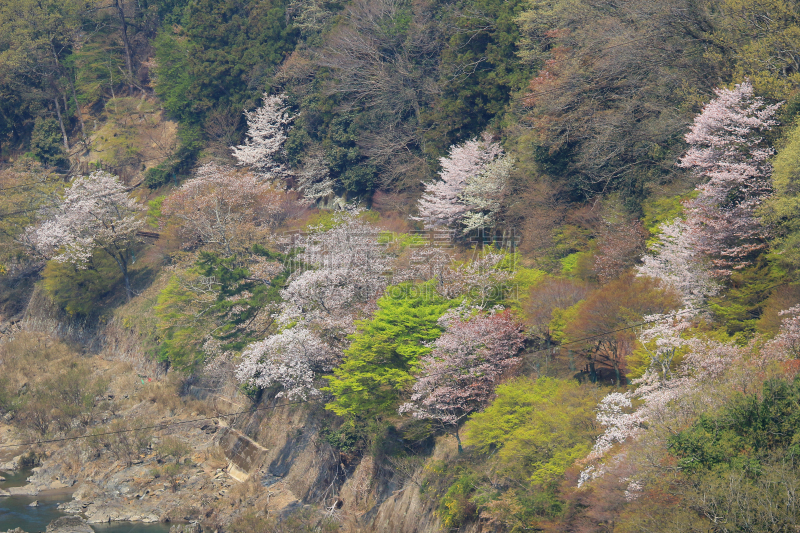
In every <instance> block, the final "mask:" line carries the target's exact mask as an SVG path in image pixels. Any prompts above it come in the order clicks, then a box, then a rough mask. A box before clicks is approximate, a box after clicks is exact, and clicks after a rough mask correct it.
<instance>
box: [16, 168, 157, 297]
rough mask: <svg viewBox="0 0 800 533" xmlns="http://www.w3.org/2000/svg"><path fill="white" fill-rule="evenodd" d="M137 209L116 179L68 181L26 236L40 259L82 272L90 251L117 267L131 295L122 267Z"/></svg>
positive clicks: (98, 175) (96, 176)
mask: <svg viewBox="0 0 800 533" xmlns="http://www.w3.org/2000/svg"><path fill="white" fill-rule="evenodd" d="M141 213H142V207H141V206H140V205H139V204H138V203H137V202H136V200H134V199H133V198H131V197H130V195H129V194H128V191H127V190H126V188H125V185H123V184H122V182H121V181H120V180H119V178H118V177H117V176H113V175H111V174H109V173H107V172H104V171H98V172H93V173H92V174H91V175H89V176H88V177H87V176H81V177H77V178H75V180H73V182H72V185H70V187H69V188H68V189H67V190H66V191H65V193H64V198H63V200H62V201H61V202H60V204H59V205H58V206H57V207H56V208H55V213H54V215H53V216H52V217H51V218H49V219H48V220H46V221H45V222H44V223H42V224H41V225H39V226H37V227H30V228H28V229H27V231H26V233H27V236H28V241H29V242H30V243H31V244H32V245H33V246H34V248H35V249H36V251H38V252H39V253H41V254H42V255H43V256H44V257H47V258H49V259H54V260H56V261H60V262H62V263H72V264H73V265H75V266H77V267H78V268H86V266H87V265H88V264H89V262H90V260H91V258H92V254H93V253H94V251H95V250H98V249H99V250H102V251H103V252H105V253H106V254H108V255H109V256H110V257H111V258H112V259H114V261H115V262H116V263H117V266H118V267H119V269H120V272H121V273H122V276H123V279H124V281H125V290H126V293H127V296H128V299H130V298H131V297H132V296H133V290H132V289H131V283H130V275H129V273H128V266H129V265H130V260H131V250H132V247H133V245H134V243H136V241H137V238H136V233H137V232H138V231H139V230H140V229H141V228H142V225H143V224H144V220H143V219H142V217H141Z"/></svg>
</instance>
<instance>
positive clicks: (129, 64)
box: [114, 0, 133, 91]
mask: <svg viewBox="0 0 800 533" xmlns="http://www.w3.org/2000/svg"><path fill="white" fill-rule="evenodd" d="M119 1H120V0H114V7H116V8H117V14H118V15H119V23H120V29H121V32H122V44H123V45H124V46H125V67H126V68H127V69H128V78H129V82H128V84H129V85H130V84H131V83H132V81H133V60H132V59H131V45H130V42H128V23H127V22H125V12H124V11H123V9H122V6H121V5H120V4H119ZM130 89H131V91H133V86H132V85H131V87H130Z"/></svg>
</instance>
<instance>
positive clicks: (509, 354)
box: [400, 312, 524, 425]
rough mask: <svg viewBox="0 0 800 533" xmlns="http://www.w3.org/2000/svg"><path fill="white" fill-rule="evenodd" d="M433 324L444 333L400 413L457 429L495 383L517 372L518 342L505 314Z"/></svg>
mask: <svg viewBox="0 0 800 533" xmlns="http://www.w3.org/2000/svg"><path fill="white" fill-rule="evenodd" d="M439 322H440V323H441V324H442V325H443V326H445V327H446V328H447V329H446V331H445V332H444V333H443V334H442V335H441V337H439V338H438V339H436V341H435V342H434V343H433V347H434V348H433V351H432V352H431V353H430V354H429V355H426V356H425V357H423V358H422V361H421V368H420V377H419V378H418V379H417V381H416V383H414V386H413V394H412V396H411V401H410V402H407V403H405V404H403V405H402V406H401V407H400V412H401V413H403V412H410V413H412V414H413V416H414V417H416V418H429V419H433V420H438V421H440V422H441V423H442V424H445V425H457V424H458V422H459V421H460V420H461V419H462V418H464V417H465V416H467V415H468V414H470V413H473V412H475V411H478V410H480V409H482V408H483V407H484V406H485V405H486V403H487V402H488V401H489V399H490V398H491V395H492V393H493V391H494V388H495V386H496V385H497V382H498V380H499V379H500V378H501V377H502V376H504V375H506V374H508V373H509V372H510V371H512V370H514V369H515V368H517V367H518V366H519V364H520V359H519V358H518V357H516V355H517V352H519V350H520V349H521V348H522V345H523V339H524V336H523V334H522V332H521V326H520V324H518V323H517V322H516V321H514V320H513V319H512V318H511V316H509V314H508V312H502V313H494V314H489V315H485V314H479V315H474V316H471V317H466V318H465V317H462V316H460V313H458V312H448V313H446V314H445V315H444V316H443V317H442V318H441V319H440V320H439Z"/></svg>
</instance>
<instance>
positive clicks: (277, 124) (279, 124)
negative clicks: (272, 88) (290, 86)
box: [231, 93, 294, 179]
mask: <svg viewBox="0 0 800 533" xmlns="http://www.w3.org/2000/svg"><path fill="white" fill-rule="evenodd" d="M244 115H245V117H246V118H247V139H246V140H245V142H244V144H241V145H239V146H232V147H231V150H232V151H233V157H234V158H236V161H237V162H238V164H240V165H249V166H250V167H251V168H252V169H253V170H255V171H256V172H257V173H258V174H259V175H260V176H262V177H266V178H268V179H284V178H286V177H288V175H289V171H288V169H286V168H285V167H284V166H283V165H282V164H281V163H280V161H279V156H280V155H281V154H282V153H283V145H284V144H285V143H286V139H287V135H286V133H287V130H288V128H289V125H290V124H291V122H292V120H294V116H293V115H292V114H291V113H289V107H288V106H287V105H286V96H285V95H282V94H281V95H275V96H270V95H269V94H267V93H264V98H263V104H262V106H261V107H259V108H257V109H256V110H255V111H245V112H244Z"/></svg>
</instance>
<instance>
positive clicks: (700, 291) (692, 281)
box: [638, 218, 719, 308]
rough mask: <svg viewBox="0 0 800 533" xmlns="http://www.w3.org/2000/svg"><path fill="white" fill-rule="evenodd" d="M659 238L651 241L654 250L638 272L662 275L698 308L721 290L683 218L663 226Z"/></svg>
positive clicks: (685, 299) (652, 276)
mask: <svg viewBox="0 0 800 533" xmlns="http://www.w3.org/2000/svg"><path fill="white" fill-rule="evenodd" d="M659 230H660V233H659V234H658V241H656V242H655V243H654V244H652V245H650V251H651V252H652V254H648V255H645V256H644V257H642V265H641V266H639V267H638V273H639V274H640V275H644V276H650V277H651V278H656V279H660V280H661V281H663V282H664V283H665V284H667V285H668V286H669V287H671V288H672V289H674V290H675V291H676V292H677V293H678V294H679V295H680V296H681V299H682V300H683V305H684V306H687V307H691V308H697V307H699V306H701V305H703V303H704V302H705V299H706V298H708V297H709V296H714V295H715V294H717V292H718V291H719V286H718V285H717V284H716V283H715V282H714V280H713V278H712V276H711V274H710V273H709V272H708V269H707V268H706V265H705V264H704V261H703V260H704V258H703V256H702V255H701V254H700V253H699V252H698V251H697V249H696V248H695V246H694V241H693V239H692V237H691V235H690V232H689V228H688V227H687V225H686V223H685V222H684V221H683V220H681V219H680V218H676V219H675V220H673V221H672V222H665V223H664V224H661V226H660V227H659Z"/></svg>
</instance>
